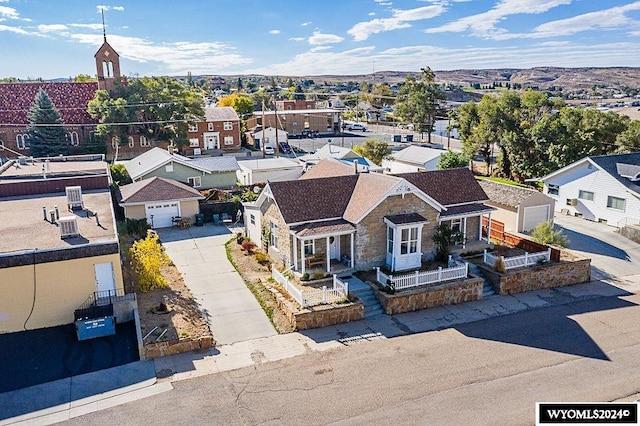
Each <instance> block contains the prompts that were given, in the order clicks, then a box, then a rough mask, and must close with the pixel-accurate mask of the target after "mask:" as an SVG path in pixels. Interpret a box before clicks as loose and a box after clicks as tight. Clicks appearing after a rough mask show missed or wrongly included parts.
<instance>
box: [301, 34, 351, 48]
mask: <svg viewBox="0 0 640 426" xmlns="http://www.w3.org/2000/svg"><path fill="white" fill-rule="evenodd" d="M342 40H344V37H340V36H339V35H335V34H323V33H321V32H320V31H314V33H313V35H312V36H311V37H309V44H312V45H314V46H321V45H325V44H336V43H340V42H341V41H342Z"/></svg>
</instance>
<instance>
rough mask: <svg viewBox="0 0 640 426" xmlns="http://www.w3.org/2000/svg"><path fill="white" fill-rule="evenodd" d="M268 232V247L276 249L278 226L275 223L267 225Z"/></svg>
mask: <svg viewBox="0 0 640 426" xmlns="http://www.w3.org/2000/svg"><path fill="white" fill-rule="evenodd" d="M269 230H270V231H271V232H270V234H271V240H270V241H269V245H271V247H273V248H275V249H277V248H278V224H277V223H275V222H270V223H269Z"/></svg>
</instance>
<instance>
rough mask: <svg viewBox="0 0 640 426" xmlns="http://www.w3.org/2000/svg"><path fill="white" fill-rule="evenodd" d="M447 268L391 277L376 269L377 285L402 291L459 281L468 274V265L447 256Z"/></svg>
mask: <svg viewBox="0 0 640 426" xmlns="http://www.w3.org/2000/svg"><path fill="white" fill-rule="evenodd" d="M449 265H453V266H449V267H448V268H443V267H439V268H438V269H436V270H433V271H415V272H413V273H409V274H402V275H392V274H385V273H384V272H382V271H381V270H380V268H379V267H376V280H378V282H379V283H381V284H383V285H386V286H389V287H391V288H393V289H395V290H404V289H407V288H412V287H419V286H423V285H435V284H439V283H441V282H446V281H453V280H459V279H462V278H466V277H467V275H468V274H469V264H468V263H466V262H458V261H456V260H453V259H451V256H449Z"/></svg>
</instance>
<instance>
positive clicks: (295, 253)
mask: <svg viewBox="0 0 640 426" xmlns="http://www.w3.org/2000/svg"><path fill="white" fill-rule="evenodd" d="M296 268H298V236H297V235H296V234H293V269H296Z"/></svg>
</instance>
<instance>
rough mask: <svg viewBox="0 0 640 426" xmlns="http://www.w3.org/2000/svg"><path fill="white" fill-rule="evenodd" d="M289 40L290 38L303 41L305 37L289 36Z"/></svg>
mask: <svg viewBox="0 0 640 426" xmlns="http://www.w3.org/2000/svg"><path fill="white" fill-rule="evenodd" d="M289 40H291V41H305V40H306V38H305V37H290V38H289Z"/></svg>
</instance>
